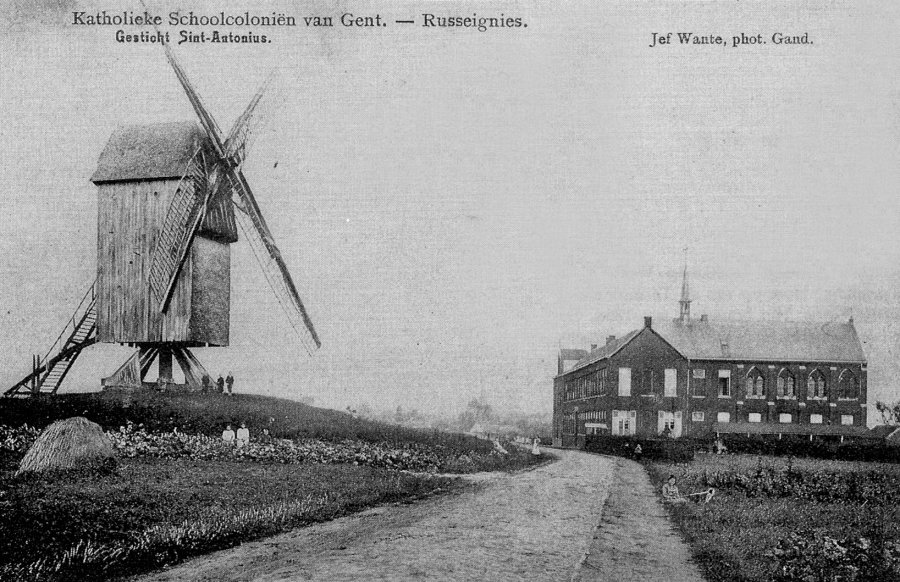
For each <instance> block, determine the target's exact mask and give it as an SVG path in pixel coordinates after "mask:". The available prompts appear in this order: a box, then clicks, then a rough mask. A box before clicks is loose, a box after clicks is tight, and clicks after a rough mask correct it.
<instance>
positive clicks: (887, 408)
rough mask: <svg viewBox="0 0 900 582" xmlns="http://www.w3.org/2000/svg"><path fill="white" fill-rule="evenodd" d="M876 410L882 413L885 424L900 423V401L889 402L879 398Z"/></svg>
mask: <svg viewBox="0 0 900 582" xmlns="http://www.w3.org/2000/svg"><path fill="white" fill-rule="evenodd" d="M875 410H877V411H878V412H879V413H880V414H881V421H882V422H883V423H884V424H900V401H897V402H894V403H893V404H888V403H886V402H881V401H880V400H879V401H877V402H876V403H875Z"/></svg>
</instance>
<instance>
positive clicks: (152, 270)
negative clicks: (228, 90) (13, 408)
mask: <svg viewBox="0 0 900 582" xmlns="http://www.w3.org/2000/svg"><path fill="white" fill-rule="evenodd" d="M166 55H167V57H168V59H169V62H170V63H171V65H172V68H173V69H174V71H175V73H176V76H177V77H178V80H179V82H180V83H181V85H182V87H183V88H184V90H185V92H186V94H187V96H188V98H189V100H190V102H191V105H192V106H193V108H194V111H195V112H196V113H197V116H198V118H199V121H200V124H199V125H197V124H196V123H193V122H177V123H163V124H153V125H136V126H127V127H121V128H119V129H117V130H116V131H115V132H114V133H113V134H112V136H111V137H110V139H109V141H108V143H107V144H106V147H105V148H104V150H103V152H102V153H101V155H100V158H99V161H98V165H97V169H96V171H95V172H94V174H93V176H92V177H91V180H92V181H93V182H94V184H96V186H97V193H98V195H97V196H98V198H97V200H98V213H97V214H98V223H97V279H96V281H95V282H94V284H93V285H92V286H91V288H90V289H89V290H88V292H87V293H86V295H85V297H84V299H83V300H82V302H81V304H79V306H78V308H77V309H76V312H75V314H74V315H73V317H72V318H71V320H70V321H69V322H68V323H67V325H66V327H65V328H64V329H63V332H62V333H60V336H59V337H58V338H57V341H56V342H55V343H54V345H53V347H51V349H50V351H49V352H48V353H47V355H46V356H44V357H43V358H36V359H35V360H34V362H33V364H32V372H31V373H30V374H28V375H27V376H26V377H25V378H24V379H23V380H21V381H19V382H18V383H16V384H15V385H13V386H12V388H10V389H8V390H7V391H6V394H7V395H23V394H41V393H55V392H56V391H57V390H58V389H59V386H60V384H61V383H62V380H63V378H64V377H65V376H66V374H67V373H68V371H69V369H70V368H71V366H72V364H73V363H74V361H75V359H76V358H77V357H78V354H79V353H80V352H81V350H82V349H84V348H85V347H88V346H89V345H93V344H94V343H97V342H104V343H119V344H126V345H129V346H132V347H135V348H136V350H135V352H134V354H133V355H132V356H131V357H130V358H129V359H128V361H126V362H125V364H123V365H122V366H121V367H120V368H119V369H118V370H117V371H116V372H115V373H113V374H112V375H111V376H109V377H108V378H105V379H104V380H103V385H104V386H107V387H123V388H137V387H141V386H143V385H145V383H144V379H145V377H146V376H147V374H148V372H149V370H150V368H151V365H152V364H153V362H154V361H156V360H157V359H158V361H159V379H158V380H157V382H151V383H150V384H154V385H160V383H162V384H164V385H166V386H172V385H173V382H172V378H173V375H172V371H173V360H174V361H176V362H177V363H178V364H179V366H180V368H181V370H182V371H183V372H184V378H185V382H184V384H183V385H182V386H183V387H185V388H189V389H200V388H201V385H202V380H203V376H204V375H206V371H205V370H204V369H203V366H202V365H201V364H200V362H199V361H198V360H197V358H196V357H195V356H194V355H193V353H192V352H191V351H190V349H191V348H196V347H217V346H227V345H228V343H229V334H230V321H229V319H230V318H229V313H230V300H231V297H230V293H231V291H230V283H231V250H230V245H231V244H232V243H234V242H236V241H237V240H238V230H239V229H238V226H240V230H241V232H242V233H243V238H244V239H245V240H246V241H247V243H249V245H250V247H251V249H252V250H253V252H254V254H255V256H256V258H257V260H258V262H259V264H260V266H261V267H262V272H263V275H264V276H265V278H266V280H267V281H268V283H269V286H270V287H271V288H272V290H273V291H274V293H275V295H276V297H277V299H278V302H279V303H280V304H281V306H282V307H283V308H284V313H285V316H286V320H287V321H288V322H289V323H290V324H291V326H292V327H293V328H294V329H295V330H296V331H297V332H298V334H299V336H300V338H301V340H303V343H304V346H305V347H307V349H308V351H310V352H311V351H312V350H313V349H316V348H318V347H319V345H320V342H319V338H318V335H317V334H316V331H315V329H314V327H313V325H312V322H311V321H310V319H309V316H308V315H307V312H306V309H305V307H304V305H303V302H302V301H301V299H300V296H299V294H298V293H297V289H296V286H295V285H294V281H293V279H292V278H291V275H290V273H289V272H288V270H287V266H286V265H285V263H284V260H283V258H282V256H281V253H280V251H279V250H278V248H277V246H276V245H275V242H274V239H273V237H272V234H271V232H270V231H269V228H268V226H267V224H266V221H265V219H264V218H263V216H262V213H261V211H260V208H259V205H258V204H257V202H256V198H255V196H254V194H253V192H252V191H251V189H250V186H249V183H248V182H247V179H246V178H245V177H244V174H243V173H242V171H241V164H242V162H243V160H244V157H245V155H246V151H247V147H248V140H249V138H250V136H251V135H252V131H253V127H254V121H255V113H256V111H257V107H258V105H259V103H260V100H261V99H262V96H263V92H264V88H263V89H261V90H260V91H259V92H258V93H257V94H256V95H255V96H254V97H253V99H252V100H251V102H250V105H249V106H248V107H247V109H246V110H245V111H244V113H243V114H242V115H241V116H240V117H239V118H238V120H237V121H236V122H235V125H234V127H233V128H232V130H231V131H230V132H229V133H228V135H227V136H226V135H224V134H223V133H222V132H221V130H220V129H219V127H218V125H217V124H216V122H215V120H214V119H213V118H212V116H211V115H210V114H209V112H208V111H207V110H206V108H205V107H204V105H203V103H202V101H201V100H200V97H199V95H198V94H197V93H196V91H195V90H194V88H193V87H192V86H191V84H190V82H189V81H188V79H187V76H186V75H185V73H184V71H183V70H182V68H181V66H180V65H179V64H178V63H177V61H176V60H175V58H174V56H173V55H172V53H171V51H170V49H169V48H168V46H166Z"/></svg>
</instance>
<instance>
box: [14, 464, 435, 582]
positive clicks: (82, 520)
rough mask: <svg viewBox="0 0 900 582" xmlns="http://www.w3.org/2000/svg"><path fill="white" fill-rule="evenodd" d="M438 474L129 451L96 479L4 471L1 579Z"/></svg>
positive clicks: (255, 524)
mask: <svg viewBox="0 0 900 582" xmlns="http://www.w3.org/2000/svg"><path fill="white" fill-rule="evenodd" d="M451 485H452V481H451V480H450V479H447V478H443V477H429V476H423V475H413V474H409V473H402V472H398V471H389V470H385V469H375V468H371V467H360V466H353V465H346V464H342V465H321V464H316V465H271V464H270V465H259V464H254V463H234V462H227V461H203V460H193V459H159V458H151V457H141V458H134V459H125V460H124V461H122V463H121V464H120V466H119V467H118V468H117V470H116V471H115V472H114V473H112V474H110V475H107V476H105V477H103V478H102V479H98V478H97V477H96V476H95V475H87V474H84V473H65V472H56V473H52V474H49V475H34V474H30V475H26V476H23V477H19V478H12V477H10V476H9V475H8V474H7V475H6V476H5V477H4V479H3V480H2V481H0V512H2V515H3V519H2V520H0V555H2V556H4V564H3V565H2V566H0V579H3V580H84V579H91V580H94V579H98V578H103V577H110V576H113V575H122V574H127V573H134V572H140V571H146V570H149V569H153V568H156V567H160V566H163V565H167V564H172V563H175V562H178V561H180V560H182V559H184V558H185V557H188V556H192V555H196V554H200V553H204V552H208V551H212V550H216V549H221V548H225V547H229V546H231V545H234V544H236V543H240V542H242V541H246V540H248V539H253V538H258V537H262V536H267V535H272V534H275V533H279V532H282V531H285V530H287V529H290V528H293V527H296V526H299V525H304V524H307V523H311V522H315V521H324V520H329V519H333V518H335V517H338V516H341V515H344V514H346V513H350V512H353V511H358V510H359V509H362V508H365V507H369V506H371V505H375V504H380V503H385V502H392V501H402V500H409V499H413V498H417V497H420V496H423V495H426V494H429V493H433V492H435V491H440V490H443V489H447V488H449V487H450V486H451Z"/></svg>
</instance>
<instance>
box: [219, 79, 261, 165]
mask: <svg viewBox="0 0 900 582" xmlns="http://www.w3.org/2000/svg"><path fill="white" fill-rule="evenodd" d="M272 78H273V76H272V75H270V76H269V77H268V78H266V80H265V82H264V83H263V84H262V86H260V88H259V90H258V91H257V92H256V94H255V95H254V96H253V99H251V100H250V104H249V105H247V108H246V109H245V110H244V112H243V113H241V116H240V117H238V119H237V121H235V122H234V127H232V128H231V131H230V132H229V133H228V137H227V138H226V139H225V155H226V156H227V157H228V159H230V160H231V161H232V162H233V163H234V165H235V166H237V167H240V165H241V163H242V162H243V161H244V158H245V156H246V151H247V149H248V148H249V147H250V140H251V138H252V137H253V133H254V131H255V129H256V127H257V126H258V125H259V121H260V116H259V115H258V111H259V105H260V103H261V102H262V101H263V96H264V95H265V94H266V91H267V89H268V88H269V85H270V84H271V82H272Z"/></svg>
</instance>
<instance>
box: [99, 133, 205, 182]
mask: <svg viewBox="0 0 900 582" xmlns="http://www.w3.org/2000/svg"><path fill="white" fill-rule="evenodd" d="M206 139H207V138H206V135H205V134H204V133H203V130H202V129H200V127H198V126H197V124H196V123H194V122H192V121H176V122H173V123H154V124H151V125H128V126H120V127H118V128H117V129H116V130H115V131H113V133H112V135H111V136H110V138H109V141H108V142H107V143H106V147H105V148H103V153H101V154H100V159H99V160H98V162H97V170H96V171H95V172H94V175H93V176H91V181H92V182H94V183H101V182H126V181H132V180H159V179H164V178H174V179H178V178H181V176H182V175H183V174H184V171H185V169H186V168H187V164H188V162H189V161H190V159H191V157H192V156H193V155H194V153H195V152H196V151H197V148H198V147H199V146H200V145H201V144H203V143H205V142H206Z"/></svg>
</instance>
